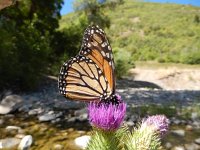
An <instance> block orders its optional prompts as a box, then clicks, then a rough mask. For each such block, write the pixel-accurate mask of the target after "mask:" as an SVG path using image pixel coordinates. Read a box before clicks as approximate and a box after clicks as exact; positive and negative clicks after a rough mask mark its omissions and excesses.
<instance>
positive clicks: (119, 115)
mask: <svg viewBox="0 0 200 150" xmlns="http://www.w3.org/2000/svg"><path fill="white" fill-rule="evenodd" d="M119 98H120V97H119ZM120 99H121V98H120ZM88 111H89V121H90V124H91V125H92V126H94V127H96V128H99V129H102V130H105V131H112V130H116V129H118V128H119V127H120V125H121V123H122V121H123V119H124V116H125V113H126V104H125V103H123V102H120V103H119V104H117V105H115V104H112V103H109V104H108V103H103V102H102V103H95V102H91V103H90V104H89V106H88Z"/></svg>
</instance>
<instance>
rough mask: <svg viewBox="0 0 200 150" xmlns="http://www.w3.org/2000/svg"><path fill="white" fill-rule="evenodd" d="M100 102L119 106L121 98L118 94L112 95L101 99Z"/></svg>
mask: <svg viewBox="0 0 200 150" xmlns="http://www.w3.org/2000/svg"><path fill="white" fill-rule="evenodd" d="M101 102H104V103H112V104H119V103H121V102H122V98H121V96H120V95H119V94H112V95H111V96H109V97H107V98H102V99H101Z"/></svg>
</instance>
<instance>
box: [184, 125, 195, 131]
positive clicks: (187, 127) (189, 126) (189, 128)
mask: <svg viewBox="0 0 200 150" xmlns="http://www.w3.org/2000/svg"><path fill="white" fill-rule="evenodd" d="M185 130H187V131H192V130H193V126H191V125H186V126H185Z"/></svg>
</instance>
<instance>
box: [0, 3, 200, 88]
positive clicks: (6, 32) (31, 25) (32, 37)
mask: <svg viewBox="0 0 200 150" xmlns="http://www.w3.org/2000/svg"><path fill="white" fill-rule="evenodd" d="M62 4H63V0H59V1H56V0H50V1H48V2H46V1H36V0H21V1H16V3H14V4H13V5H11V6H9V7H7V8H2V9H1V10H0V22H1V23H0V39H1V43H0V78H1V80H0V90H2V89H7V88H15V89H32V88H34V87H35V86H36V85H37V83H40V81H41V80H40V79H41V76H42V75H44V74H51V75H56V76H57V75H58V73H59V69H60V66H61V65H62V63H63V62H64V61H66V60H68V59H69V58H70V57H72V56H75V55H76V54H78V51H79V50H80V46H81V41H82V36H83V33H84V30H85V29H86V27H87V26H88V25H89V24H99V25H100V26H101V27H103V28H104V29H105V31H106V33H107V36H108V39H109V41H110V42H111V46H112V48H113V53H114V55H115V57H114V59H115V65H116V69H115V70H116V73H117V77H122V76H124V75H126V74H127V72H128V70H129V69H130V68H131V67H133V66H134V64H133V61H134V62H135V61H157V62H174V63H186V64H200V50H199V49H200V42H199V41H200V15H199V11H200V8H198V7H192V6H184V5H175V4H156V3H145V2H136V1H131V0H102V1H97V0H76V1H75V3H74V7H75V13H70V14H68V15H65V16H63V17H62V19H61V20H59V19H60V17H61V16H60V9H61V7H62ZM59 25H60V26H59Z"/></svg>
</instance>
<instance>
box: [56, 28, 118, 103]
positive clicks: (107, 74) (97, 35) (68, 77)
mask: <svg viewBox="0 0 200 150" xmlns="http://www.w3.org/2000/svg"><path fill="white" fill-rule="evenodd" d="M58 87H59V91H60V93H61V94H62V95H64V97H66V98H70V99H72V100H79V101H97V102H100V101H105V102H115V101H116V95H115V73H114V60H113V54H112V49H111V46H110V44H109V42H108V40H107V38H106V34H105V32H104V31H103V30H102V29H101V28H100V27H99V26H98V25H97V26H94V25H92V26H89V27H88V28H87V29H86V30H85V32H84V36H83V42H82V46H81V50H80V52H79V54H78V55H77V56H75V57H72V58H71V59H70V60H69V61H67V62H65V63H64V64H63V66H62V67H61V70H60V75H59V78H58Z"/></svg>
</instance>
